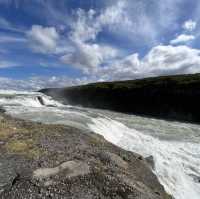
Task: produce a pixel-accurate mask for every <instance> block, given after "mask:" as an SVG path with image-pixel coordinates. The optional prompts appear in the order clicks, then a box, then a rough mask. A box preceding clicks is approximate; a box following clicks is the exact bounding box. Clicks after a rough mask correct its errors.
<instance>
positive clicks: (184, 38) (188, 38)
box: [170, 34, 195, 44]
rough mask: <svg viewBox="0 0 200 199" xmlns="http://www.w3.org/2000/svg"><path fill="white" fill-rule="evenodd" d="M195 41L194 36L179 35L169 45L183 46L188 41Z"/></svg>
mask: <svg viewBox="0 0 200 199" xmlns="http://www.w3.org/2000/svg"><path fill="white" fill-rule="evenodd" d="M194 39H195V36H194V35H186V34H181V35H178V36H177V37H176V38H175V39H173V40H171V41H170V44H181V43H182V44H183V43H186V42H189V41H192V40H194Z"/></svg>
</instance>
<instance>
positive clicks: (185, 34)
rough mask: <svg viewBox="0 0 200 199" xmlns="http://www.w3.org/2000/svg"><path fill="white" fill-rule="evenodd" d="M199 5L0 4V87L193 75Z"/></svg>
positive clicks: (199, 67) (172, 0) (69, 0)
mask: <svg viewBox="0 0 200 199" xmlns="http://www.w3.org/2000/svg"><path fill="white" fill-rule="evenodd" d="M199 11H200V1H198V0H59V1H55V0H29V1H27V0H0V85H1V86H0V89H5V88H10V89H21V88H22V89H38V88H41V87H49V86H54V87H55V86H69V85H72V84H84V83H88V82H95V81H112V80H126V79H136V78H143V77H148V76H159V75H171V74H185V73H197V72H200V49H199V48H200V26H199V22H200V14H199V13H200V12H199Z"/></svg>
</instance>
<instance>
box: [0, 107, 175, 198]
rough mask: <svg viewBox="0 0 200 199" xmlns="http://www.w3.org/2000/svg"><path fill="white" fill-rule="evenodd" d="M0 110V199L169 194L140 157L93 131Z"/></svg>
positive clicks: (156, 195) (163, 196)
mask: <svg viewBox="0 0 200 199" xmlns="http://www.w3.org/2000/svg"><path fill="white" fill-rule="evenodd" d="M2 112H3V111H0V124H1V126H0V149H1V150H0V171H1V172H0V173H1V174H0V175H1V176H0V177H1V178H0V198H2V199H3V198H11V199H12V198H16V197H17V198H37V197H43V198H73V197H74V198H82V199H84V198H85V199H86V198H87V199H88V198H91V199H93V198H102V199H104V198H105V199H107V198H113V197H114V198H133V197H134V198H144V199H146V198H150V199H151V198H152V199H154V198H155V199H156V198H162V199H169V198H172V197H171V196H169V195H168V194H167V193H166V192H165V191H164V188H163V186H162V185H161V184H160V183H159V182H158V179H157V177H156V176H155V175H154V173H153V172H152V170H151V166H152V165H151V166H150V164H149V163H148V160H145V159H144V158H143V157H142V156H140V155H138V154H135V153H132V152H128V151H125V150H123V149H121V148H119V147H117V146H115V145H113V144H111V143H109V142H107V141H106V140H105V139H104V138H103V137H102V136H100V135H97V134H94V133H92V132H91V133H82V132H81V130H79V129H76V128H72V127H68V126H64V125H47V124H42V123H35V122H29V121H25V120H20V119H17V118H13V117H11V116H9V115H6V114H4V113H2ZM5 129H6V130H5ZM150 163H151V164H152V160H151V161H150Z"/></svg>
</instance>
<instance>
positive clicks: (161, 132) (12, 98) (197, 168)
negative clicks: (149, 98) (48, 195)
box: [0, 91, 200, 199]
mask: <svg viewBox="0 0 200 199" xmlns="http://www.w3.org/2000/svg"><path fill="white" fill-rule="evenodd" d="M38 97H40V98H41V99H42V103H41V100H39V99H38ZM0 106H2V107H3V108H4V109H6V111H7V113H9V114H11V115H13V116H15V117H19V118H22V119H28V120H32V121H40V122H44V123H57V124H66V125H71V126H75V127H77V128H80V129H87V130H92V131H93V132H95V133H98V134H101V135H103V136H104V137H105V139H107V140H108V141H110V142H112V143H114V144H116V145H118V146H119V147H122V148H124V149H126V150H129V151H133V152H137V153H140V154H141V155H143V156H145V157H148V156H153V158H154V162H155V170H154V172H155V174H156V175H157V176H158V178H159V180H160V182H161V183H162V184H163V185H164V187H165V189H166V191H167V192H169V193H170V194H172V195H173V196H174V197H175V198H176V199H199V198H200V126H199V125H193V124H186V123H178V122H168V121H164V120H156V119H149V118H144V117H137V116H134V115H127V114H121V113H115V112H111V111H105V110H96V109H86V108H81V107H74V106H66V105H62V104H61V103H59V102H56V101H54V100H53V99H52V98H50V97H47V96H45V95H44V94H41V93H35V92H31V93H30V92H13V91H6V92H5V91H0Z"/></svg>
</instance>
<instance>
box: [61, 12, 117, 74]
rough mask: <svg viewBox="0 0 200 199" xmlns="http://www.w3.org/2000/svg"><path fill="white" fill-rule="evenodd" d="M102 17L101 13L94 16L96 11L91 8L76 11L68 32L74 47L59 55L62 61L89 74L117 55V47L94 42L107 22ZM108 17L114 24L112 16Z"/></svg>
mask: <svg viewBox="0 0 200 199" xmlns="http://www.w3.org/2000/svg"><path fill="white" fill-rule="evenodd" d="M106 12H107V11H106ZM115 16H116V14H115ZM102 17H103V15H102V13H101V14H100V15H98V16H96V12H95V11H94V10H92V9H91V10H89V11H88V12H85V11H83V10H81V9H79V10H78V11H77V20H76V21H75V22H74V23H72V31H71V32H70V40H71V42H72V45H73V48H74V49H71V51H70V52H68V53H66V54H65V55H63V56H62V57H61V61H62V62H64V63H66V64H69V65H72V66H74V67H77V68H79V69H81V70H82V71H83V72H84V73H86V74H89V73H95V72H97V71H98V69H99V67H100V66H101V65H105V64H107V63H108V62H109V61H111V60H112V59H114V58H115V57H117V56H118V50H117V49H115V48H113V47H111V46H108V45H105V44H98V43H97V42H96V38H97V36H98V34H99V32H101V31H102V28H103V26H104V25H105V24H107V25H108V23H109V22H108V21H106V20H103V19H102ZM110 18H111V19H112V20H111V21H110V24H114V23H115V22H114V21H116V22H117V20H115V19H114V18H115V17H114V16H113V17H111V16H110Z"/></svg>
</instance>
